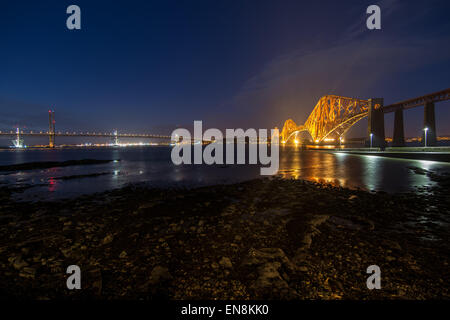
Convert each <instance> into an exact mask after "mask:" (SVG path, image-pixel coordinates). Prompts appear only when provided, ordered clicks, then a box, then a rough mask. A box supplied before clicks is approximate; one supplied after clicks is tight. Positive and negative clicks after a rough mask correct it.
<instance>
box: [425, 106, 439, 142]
mask: <svg viewBox="0 0 450 320" xmlns="http://www.w3.org/2000/svg"><path fill="white" fill-rule="evenodd" d="M423 111H424V112H423V129H424V130H423V133H422V141H425V135H426V139H427V141H426V145H427V146H435V145H436V120H435V116H434V102H426V103H425V107H424V110H423ZM425 128H428V130H427V131H426V133H425Z"/></svg>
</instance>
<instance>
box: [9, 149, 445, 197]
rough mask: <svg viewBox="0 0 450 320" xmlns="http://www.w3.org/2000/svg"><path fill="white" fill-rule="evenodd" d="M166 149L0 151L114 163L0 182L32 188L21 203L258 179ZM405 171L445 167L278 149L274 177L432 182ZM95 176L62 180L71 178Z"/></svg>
mask: <svg viewBox="0 0 450 320" xmlns="http://www.w3.org/2000/svg"><path fill="white" fill-rule="evenodd" d="M170 150H171V149H170V148H166V147H136V148H118V149H117V148H102V149H96V148H92V149H75V148H74V149H64V150H27V151H21V150H0V165H6V164H17V163H24V162H32V161H65V160H80V159H105V160H113V159H115V160H120V161H113V162H110V163H107V164H99V165H89V166H71V167H63V168H52V169H46V170H32V171H24V172H17V173H12V174H6V175H5V174H0V185H1V184H15V185H17V186H22V185H23V186H25V185H30V184H31V185H34V187H33V188H30V189H27V190H25V192H24V193H22V194H18V195H17V197H18V198H23V199H29V198H33V199H56V198H65V197H72V196H76V195H79V194H83V193H92V192H99V191H105V190H110V189H114V188H119V187H122V186H124V185H126V184H128V183H141V182H142V183H146V184H148V185H151V186H157V187H161V186H163V187H166V186H186V187H192V186H203V185H213V184H221V183H235V182H240V181H245V180H250V179H254V178H259V177H260V170H259V169H260V168H259V166H257V165H227V166H224V165H215V166H207V165H182V166H175V165H173V164H172V162H171V160H170ZM409 167H419V168H422V169H425V170H431V171H435V172H444V171H446V172H449V171H450V164H447V163H441V162H433V161H423V160H406V159H391V158H384V157H377V156H373V155H366V156H365V155H353V154H345V153H333V152H324V151H315V150H301V149H295V148H281V150H280V170H279V172H278V174H279V176H281V177H283V178H289V179H291V178H294V179H307V180H311V181H316V182H321V183H329V184H333V185H336V186H342V187H350V188H362V189H366V190H382V191H386V192H404V191H411V190H414V188H415V187H420V186H426V185H430V184H432V181H430V179H429V178H428V177H427V176H426V175H420V174H417V173H414V172H413V171H412V170H411V169H409ZM99 173H104V174H101V175H97V176H93V177H85V178H77V179H66V180H62V179H60V178H61V177H67V176H74V175H89V174H99Z"/></svg>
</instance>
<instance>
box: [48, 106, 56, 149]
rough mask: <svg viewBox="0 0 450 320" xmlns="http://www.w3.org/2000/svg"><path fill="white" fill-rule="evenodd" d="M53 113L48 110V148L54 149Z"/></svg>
mask: <svg viewBox="0 0 450 320" xmlns="http://www.w3.org/2000/svg"><path fill="white" fill-rule="evenodd" d="M55 123H56V122H55V111H51V110H48V146H49V147H50V148H54V147H55Z"/></svg>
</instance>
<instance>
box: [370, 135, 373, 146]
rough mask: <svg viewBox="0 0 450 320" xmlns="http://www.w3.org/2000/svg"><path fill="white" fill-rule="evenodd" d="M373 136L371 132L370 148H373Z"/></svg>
mask: <svg viewBox="0 0 450 320" xmlns="http://www.w3.org/2000/svg"><path fill="white" fill-rule="evenodd" d="M372 138H373V133H370V149H372Z"/></svg>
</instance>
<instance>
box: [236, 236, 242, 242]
mask: <svg viewBox="0 0 450 320" xmlns="http://www.w3.org/2000/svg"><path fill="white" fill-rule="evenodd" d="M241 240H242V237H241V236H240V235H236V236H235V237H234V241H237V242H238V241H241Z"/></svg>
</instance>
